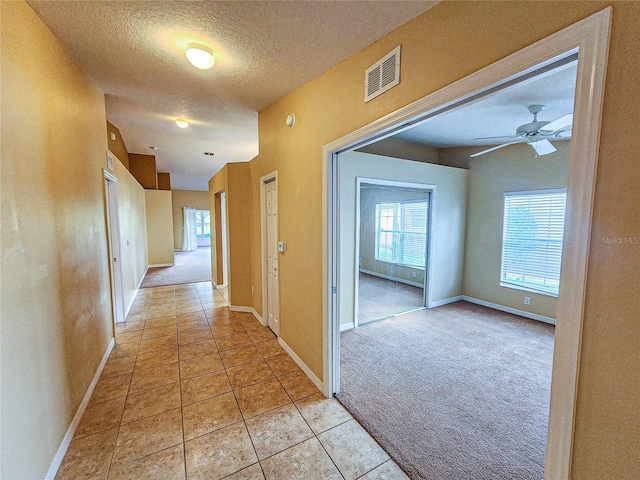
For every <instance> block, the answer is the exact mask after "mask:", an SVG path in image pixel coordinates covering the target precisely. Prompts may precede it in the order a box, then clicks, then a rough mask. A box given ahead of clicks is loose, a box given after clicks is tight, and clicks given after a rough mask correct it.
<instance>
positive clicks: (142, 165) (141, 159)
mask: <svg viewBox="0 0 640 480" xmlns="http://www.w3.org/2000/svg"><path fill="white" fill-rule="evenodd" d="M129 171H130V172H131V174H132V175H133V176H134V177H136V180H138V182H140V185H142V186H143V187H144V188H150V189H152V190H157V189H158V168H157V167H156V157H155V156H154V155H144V154H141V153H130V154H129Z"/></svg>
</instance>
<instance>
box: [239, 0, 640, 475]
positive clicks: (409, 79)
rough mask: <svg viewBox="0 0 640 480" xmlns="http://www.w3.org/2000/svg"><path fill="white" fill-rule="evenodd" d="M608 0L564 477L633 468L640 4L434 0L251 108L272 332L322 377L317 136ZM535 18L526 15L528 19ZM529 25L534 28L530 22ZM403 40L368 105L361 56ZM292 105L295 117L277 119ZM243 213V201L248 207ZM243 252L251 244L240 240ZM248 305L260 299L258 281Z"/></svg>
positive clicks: (639, 379) (637, 460) (333, 133)
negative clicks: (281, 244)
mask: <svg viewBox="0 0 640 480" xmlns="http://www.w3.org/2000/svg"><path fill="white" fill-rule="evenodd" d="M607 5H613V24H612V36H611V46H610V55H609V63H608V74H607V80H606V82H607V84H606V91H605V101H604V111H603V127H602V135H601V146H600V154H599V164H598V184H597V187H596V192H595V207H594V222H593V233H592V245H591V252H590V257H589V277H588V283H587V286H586V293H587V305H586V311H585V318H584V333H583V348H582V353H581V364H580V385H579V388H578V398H577V412H576V432H575V433H576V434H575V446H574V454H573V478H575V479H600V478H602V479H609V478H637V477H640V436H639V435H637V432H638V431H640V408H638V400H637V399H638V398H640V375H637V368H638V365H639V364H640V353H639V352H640V340H639V337H638V313H637V312H640V296H638V294H637V293H638V291H639V290H640V277H639V276H638V273H637V270H638V269H637V266H638V265H640V247H638V246H637V245H633V244H628V243H627V244H616V243H610V242H609V243H608V242H606V241H605V240H603V239H610V238H615V237H618V238H621V237H635V236H640V188H638V185H640V169H639V168H638V160H637V152H638V151H640V137H638V135H637V134H636V132H635V131H634V129H635V125H636V124H638V123H639V122H640V109H638V107H637V106H638V105H639V104H640V89H639V88H638V78H639V72H640V55H639V53H638V49H637V45H639V44H640V2H515V1H512V2H502V1H496V2H489V1H482V2H443V3H440V4H438V5H436V6H435V7H434V8H432V9H430V10H428V11H427V12H425V13H424V14H423V15H421V16H419V17H417V18H416V19H414V20H412V21H410V22H408V23H407V24H405V25H403V26H401V27H399V28H398V29H396V30H394V31H392V32H391V33H389V34H388V35H386V36H385V37H383V38H382V39H381V40H379V41H377V42H375V43H374V44H372V45H370V46H369V47H367V48H366V49H364V50H363V51H361V52H360V53H358V54H356V55H354V56H353V57H351V58H349V59H348V60H346V61H345V62H343V63H341V64H339V65H337V66H336V67H334V68H332V69H331V70H329V71H328V72H326V73H324V74H323V75H321V76H319V77H318V78H316V79H314V80H312V81H311V82H309V83H307V84H306V85H304V86H303V87H301V88H299V89H297V90H295V91H294V92H292V93H291V94H289V95H287V96H285V97H283V98H282V99H280V100H278V101H277V102H275V103H274V104H272V105H271V106H269V107H267V108H265V109H264V110H263V111H261V112H260V114H259V132H260V155H259V156H258V157H256V158H255V159H254V160H253V161H252V162H251V163H250V168H251V178H252V180H251V182H252V190H253V196H254V198H256V199H257V198H259V196H258V195H259V188H260V187H259V178H260V176H262V175H265V174H266V173H268V172H271V171H273V170H278V181H279V196H280V197H279V200H280V202H279V204H280V225H279V228H280V238H281V239H282V240H285V241H287V242H288V243H287V246H288V251H287V254H286V255H284V256H283V257H282V259H281V262H280V295H281V310H280V314H281V330H280V331H281V335H282V338H283V340H285V341H286V342H287V344H288V345H289V346H291V347H292V348H293V350H294V351H295V352H296V353H297V354H298V356H299V357H300V358H301V359H302V360H303V361H304V362H305V363H306V364H307V365H308V366H309V367H310V368H311V369H312V371H313V372H314V373H315V374H316V375H317V376H319V377H322V308H323V302H322V282H323V279H322V253H321V252H322V242H323V238H322V222H321V218H322V204H321V199H322V191H321V186H322V181H321V179H322V157H321V149H322V146H323V145H325V144H327V143H329V142H331V141H333V140H335V139H337V138H339V137H341V136H343V135H345V134H347V133H349V132H352V131H354V130H356V129H357V128H359V127H361V126H363V125H366V124H368V123H370V122H372V121H374V120H376V119H378V118H380V117H382V116H384V115H386V114H388V113H390V112H392V111H394V110H396V109H398V108H400V107H403V106H405V105H407V104H408V103H410V102H412V101H414V100H417V99H419V98H421V97H423V96H425V95H427V94H429V93H432V92H434V91H436V90H438V89H439V88H441V87H444V86H446V85H448V84H450V83H452V82H454V81H455V80H458V79H460V78H463V77H464V76H466V75H468V74H470V73H472V72H475V71H477V70H478V69H480V68H482V67H485V66H487V65H489V64H491V63H493V62H495V61H497V60H499V59H501V58H503V57H505V56H507V55H509V54H511V53H513V52H515V51H517V50H519V49H521V48H524V47H526V46H527V45H530V44H532V43H534V42H535V41H537V40H540V39H542V38H544V37H546V36H548V35H550V34H551V33H554V32H556V31H558V30H560V29H562V28H564V27H566V26H568V25H570V24H572V23H574V22H576V21H578V20H581V19H582V18H585V17H586V16H588V15H590V14H592V13H595V12H596V11H598V10H600V9H602V8H604V7H605V6H607ZM532 22H533V23H532ZM532 25H534V27H533V28H532ZM399 44H401V45H402V74H401V76H402V80H401V83H400V85H399V86H397V87H395V88H393V89H391V90H390V91H388V92H386V93H385V94H384V95H382V96H380V97H378V98H376V99H374V100H373V101H371V102H369V103H367V104H365V103H364V102H363V99H362V88H363V76H364V71H365V70H366V68H367V67H369V66H370V65H371V64H373V63H374V62H375V61H377V60H378V59H380V58H381V57H382V56H384V55H385V54H387V53H388V52H389V51H391V50H392V49H393V48H394V47H395V46H397V45H399ZM292 112H293V113H295V114H296V126H295V127H294V128H289V127H287V126H286V125H285V123H284V119H285V117H286V115H287V114H289V113H292ZM250 212H251V219H252V220H251V250H250V256H251V259H252V266H253V268H252V270H251V275H252V277H251V281H250V282H249V281H248V279H244V280H243V281H244V282H246V284H247V286H249V283H253V284H255V285H259V284H260V283H259V282H260V279H261V275H262V273H261V262H260V240H259V239H260V206H259V202H257V201H256V202H253V205H252V207H251V210H250ZM243 213H244V214H245V215H248V214H249V211H246V212H243ZM247 253H248V252H247ZM252 300H253V306H254V308H255V309H256V310H258V311H261V310H262V308H261V305H262V299H261V289H259V288H256V289H255V293H254V294H253V297H252Z"/></svg>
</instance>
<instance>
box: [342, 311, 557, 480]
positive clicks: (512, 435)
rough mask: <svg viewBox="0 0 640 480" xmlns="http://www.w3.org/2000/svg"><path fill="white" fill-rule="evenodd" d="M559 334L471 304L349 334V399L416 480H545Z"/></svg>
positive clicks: (345, 370) (345, 338) (345, 375)
mask: <svg viewBox="0 0 640 480" xmlns="http://www.w3.org/2000/svg"><path fill="white" fill-rule="evenodd" d="M553 335H554V327H553V326H552V325H547V324H544V323H540V322H536V321H534V320H527V319H524V318H521V317H517V316H515V315H510V314H507V313H502V312H497V311H495V310H491V309H488V308H484V307H480V306H477V305H473V304H470V303H467V302H457V303H455V304H451V305H446V306H443V307H439V308H435V309H431V310H420V311H417V312H412V313H407V314H405V315H401V316H399V317H395V318H393V319H389V320H382V321H380V322H376V323H371V324H368V325H365V326H362V327H360V328H357V329H353V330H349V331H346V332H343V333H342V334H341V343H340V345H341V363H340V366H341V372H340V374H341V393H340V395H339V396H338V398H339V400H340V401H341V402H342V403H343V404H344V405H345V407H346V408H347V409H348V410H349V411H350V412H351V413H352V414H353V415H354V416H355V417H356V418H357V419H358V421H359V422H360V423H361V424H362V425H363V426H364V427H365V428H366V429H367V430H368V431H369V432H370V433H371V434H372V435H373V437H374V438H375V439H376V440H377V441H378V442H379V443H380V444H381V445H382V447H383V448H384V449H385V450H386V451H387V452H388V453H389V454H390V455H391V456H392V457H393V458H394V460H395V461H396V462H397V463H398V464H399V465H400V466H401V467H402V468H403V470H405V471H406V472H407V474H408V475H409V476H410V477H411V478H413V479H429V480H436V479H437V480H441V479H452V480H467V479H468V480H471V479H473V480H478V479H491V480H495V479H505V480H506V479H509V480H512V479H513V480H534V479H535V480H540V479H542V478H543V465H544V452H545V446H546V438H547V424H548V411H549V392H550V384H551V363H552V355H553Z"/></svg>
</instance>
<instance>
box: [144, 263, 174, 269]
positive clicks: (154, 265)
mask: <svg viewBox="0 0 640 480" xmlns="http://www.w3.org/2000/svg"><path fill="white" fill-rule="evenodd" d="M174 265H175V263H154V264H153V265H149V266H148V267H147V269H149V268H157V267H173V266H174Z"/></svg>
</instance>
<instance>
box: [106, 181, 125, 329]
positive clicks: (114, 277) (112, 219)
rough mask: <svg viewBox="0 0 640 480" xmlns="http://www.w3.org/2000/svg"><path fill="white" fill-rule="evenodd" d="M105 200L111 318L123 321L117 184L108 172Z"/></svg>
mask: <svg viewBox="0 0 640 480" xmlns="http://www.w3.org/2000/svg"><path fill="white" fill-rule="evenodd" d="M104 186H105V192H106V200H107V235H108V241H109V262H110V264H111V265H110V266H111V300H112V303H113V317H114V318H113V319H114V321H115V322H116V323H120V322H124V321H125V316H124V299H123V293H122V268H121V263H122V261H121V259H120V217H119V214H118V185H117V183H116V178H115V177H113V176H111V175H110V174H109V173H108V172H105V174H104Z"/></svg>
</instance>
